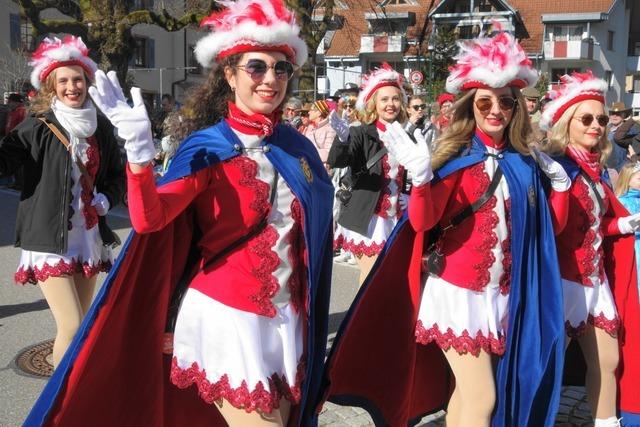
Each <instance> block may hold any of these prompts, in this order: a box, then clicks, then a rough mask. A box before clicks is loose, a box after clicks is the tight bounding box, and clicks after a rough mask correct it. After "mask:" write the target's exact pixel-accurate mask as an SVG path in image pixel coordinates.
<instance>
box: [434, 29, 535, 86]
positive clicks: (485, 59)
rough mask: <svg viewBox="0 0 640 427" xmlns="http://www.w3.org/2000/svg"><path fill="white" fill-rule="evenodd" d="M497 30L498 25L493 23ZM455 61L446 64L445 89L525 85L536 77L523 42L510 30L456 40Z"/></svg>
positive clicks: (532, 83) (531, 84) (531, 82)
mask: <svg viewBox="0 0 640 427" xmlns="http://www.w3.org/2000/svg"><path fill="white" fill-rule="evenodd" d="M494 28H495V29H497V30H498V31H499V30H500V29H501V28H500V26H497V25H496V24H494ZM458 47H459V48H460V51H459V53H458V55H456V56H455V58H454V59H455V60H456V63H455V64H454V65H453V66H451V67H450V68H449V70H450V71H451V73H450V74H449V77H447V84H446V88H447V92H450V93H454V94H458V93H460V92H461V91H464V90H468V89H473V88H494V89H498V88H501V87H506V86H511V87H517V88H520V89H522V88H524V87H527V86H533V85H535V84H536V82H537V81H538V72H537V71H536V70H535V69H534V68H533V66H532V63H531V60H530V59H529V58H527V54H526V53H525V51H524V50H523V49H522V46H520V44H519V43H518V42H517V41H516V39H515V38H514V37H513V36H512V35H511V34H509V33H505V32H501V33H498V34H496V35H495V36H493V37H478V38H476V39H473V40H469V41H462V42H458Z"/></svg>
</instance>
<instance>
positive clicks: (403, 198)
mask: <svg viewBox="0 0 640 427" xmlns="http://www.w3.org/2000/svg"><path fill="white" fill-rule="evenodd" d="M398 204H399V205H400V210H402V211H403V212H404V211H406V210H407V208H408V207H409V195H408V194H404V193H400V195H399V196H398Z"/></svg>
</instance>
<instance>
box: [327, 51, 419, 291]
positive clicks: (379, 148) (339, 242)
mask: <svg viewBox="0 0 640 427" xmlns="http://www.w3.org/2000/svg"><path fill="white" fill-rule="evenodd" d="M406 98H407V95H406V93H405V92H404V89H403V77H402V76H401V75H400V74H399V73H398V72H396V71H395V70H393V69H392V68H391V67H390V66H389V65H388V64H386V63H385V64H383V66H382V68H379V69H377V70H374V71H372V72H371V73H370V74H369V75H367V76H365V77H364V80H363V86H362V88H361V91H360V93H359V95H358V100H357V103H356V108H357V109H358V110H360V111H361V116H362V123H363V124H362V126H356V127H349V126H348V124H347V123H346V122H343V121H342V120H340V118H339V117H338V116H336V115H335V114H334V115H332V116H331V117H330V120H332V121H333V124H332V125H333V126H334V127H336V129H337V134H338V136H337V137H336V139H335V141H334V143H333V145H332V146H331V151H330V152H329V158H328V160H327V161H328V163H329V165H330V166H331V167H332V168H346V167H349V168H350V169H351V174H350V176H349V181H350V185H348V187H350V189H349V190H348V191H347V192H342V193H341V192H340V191H339V192H338V197H340V200H341V203H342V206H341V208H340V213H339V216H338V221H337V222H338V230H339V234H338V236H337V238H336V248H340V247H341V248H343V249H344V250H346V251H349V252H351V253H353V254H354V255H355V256H356V259H357V262H358V266H359V267H360V279H359V283H360V284H362V283H363V282H364V279H365V278H366V277H367V274H368V273H369V271H370V270H371V267H373V264H374V262H375V260H376V258H377V257H378V254H379V253H380V251H381V250H382V248H383V247H384V244H385V243H386V241H387V238H388V237H389V235H390V234H391V231H392V230H393V227H394V226H395V225H396V223H397V221H398V218H400V216H401V215H402V212H403V211H404V209H405V208H406V200H407V199H408V196H407V195H406V194H403V193H402V190H403V189H404V185H405V178H406V176H405V172H404V168H403V167H402V166H401V165H400V164H399V163H398V162H397V160H396V159H395V158H394V157H393V155H392V154H391V153H388V152H387V149H386V147H385V143H384V141H383V139H382V138H381V137H382V135H383V134H384V132H385V130H386V128H387V126H388V125H389V124H391V123H392V122H394V121H400V122H402V123H404V122H405V121H406V120H407V114H406V111H405V108H404V105H405V104H406ZM339 121H340V123H338V122H339ZM343 182H344V180H343ZM341 194H342V196H341ZM347 195H348V196H347Z"/></svg>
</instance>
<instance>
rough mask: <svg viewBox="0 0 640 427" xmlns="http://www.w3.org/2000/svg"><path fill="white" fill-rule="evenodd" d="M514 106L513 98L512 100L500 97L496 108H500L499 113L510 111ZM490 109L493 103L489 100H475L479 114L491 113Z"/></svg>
mask: <svg viewBox="0 0 640 427" xmlns="http://www.w3.org/2000/svg"><path fill="white" fill-rule="evenodd" d="M515 106H516V100H515V98H512V97H510V96H501V97H500V98H498V108H500V111H511V110H513V108H514V107H515ZM492 107H493V101H492V100H491V98H479V99H476V108H477V109H478V111H480V112H481V113H488V112H489V111H491V108H492Z"/></svg>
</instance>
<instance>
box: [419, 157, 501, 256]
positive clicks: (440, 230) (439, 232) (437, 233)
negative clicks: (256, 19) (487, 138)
mask: <svg viewBox="0 0 640 427" xmlns="http://www.w3.org/2000/svg"><path fill="white" fill-rule="evenodd" d="M501 178H502V169H501V168H500V166H498V167H497V168H496V172H495V173H494V174H493V178H492V179H491V183H489V187H487V191H485V192H484V194H483V195H482V196H480V197H479V198H478V200H476V201H475V202H473V203H471V204H470V205H469V206H467V207H466V208H464V209H462V210H461V211H460V212H458V213H457V214H455V215H454V216H453V218H451V221H449V225H447V226H445V227H442V226H441V225H440V224H438V225H437V226H435V227H434V228H433V230H432V232H431V233H432V240H431V241H432V242H434V244H435V243H436V242H437V241H438V240H439V239H441V238H442V236H444V233H445V232H446V231H447V230H449V229H450V228H453V227H456V226H458V225H459V224H460V223H461V222H462V221H464V220H465V219H467V218H468V217H470V216H471V215H472V214H473V213H474V212H476V211H477V210H478V209H480V208H481V207H482V205H484V204H485V203H487V201H488V200H489V199H490V198H491V196H493V193H495V191H496V188H498V184H500V179H501Z"/></svg>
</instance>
